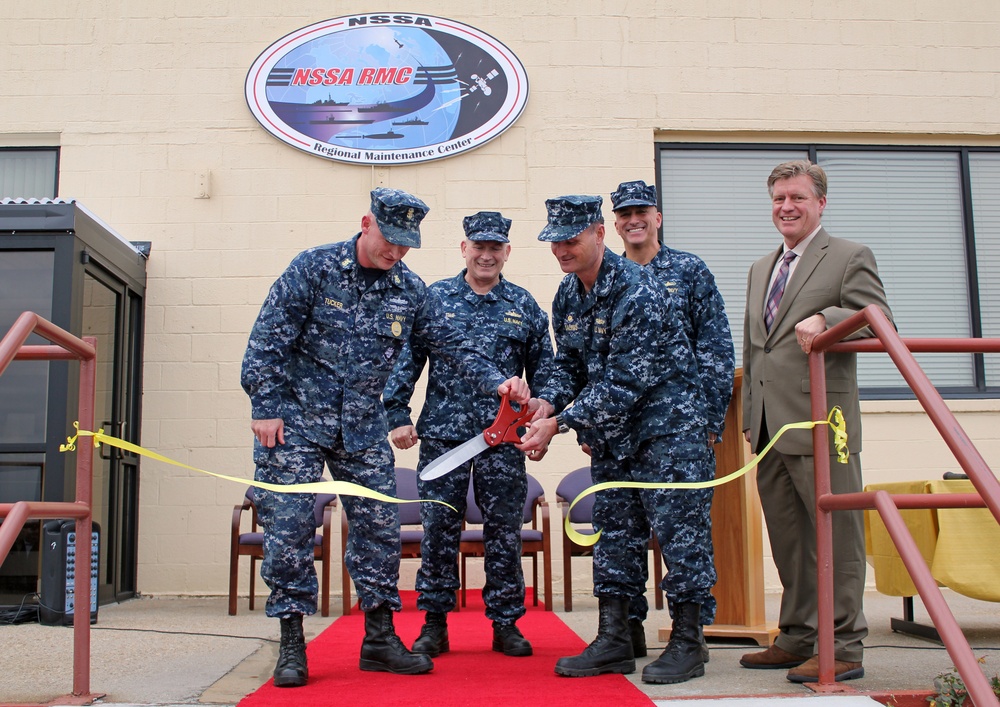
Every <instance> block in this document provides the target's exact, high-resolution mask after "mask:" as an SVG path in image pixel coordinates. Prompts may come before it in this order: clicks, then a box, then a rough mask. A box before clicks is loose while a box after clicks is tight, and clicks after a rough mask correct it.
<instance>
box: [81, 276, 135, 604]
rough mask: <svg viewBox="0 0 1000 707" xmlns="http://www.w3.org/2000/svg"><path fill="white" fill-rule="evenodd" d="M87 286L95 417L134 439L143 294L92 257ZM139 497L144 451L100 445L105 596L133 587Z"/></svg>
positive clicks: (97, 493)
mask: <svg viewBox="0 0 1000 707" xmlns="http://www.w3.org/2000/svg"><path fill="white" fill-rule="evenodd" d="M83 291H84V296H83V320H82V331H81V335H82V336H93V337H95V338H96V339H97V396H96V400H95V411H94V424H95V425H96V426H97V427H98V428H101V429H103V430H104V432H105V434H109V435H112V436H114V437H120V438H122V439H125V440H129V441H134V440H135V439H136V437H137V434H138V426H139V419H138V416H139V394H140V393H139V391H140V390H141V386H140V383H139V381H140V378H139V375H140V374H141V371H139V370H138V361H139V356H138V352H139V346H140V342H141V325H142V300H141V299H140V298H139V297H138V296H136V294H135V293H133V292H131V291H130V290H129V288H128V287H127V286H126V285H125V284H124V283H123V282H121V281H120V280H118V279H116V278H114V277H113V276H111V275H110V274H109V273H107V272H106V271H104V270H103V269H101V268H100V267H99V266H97V265H96V264H95V263H93V262H91V264H89V265H88V266H87V268H86V270H85V272H84V283H83ZM138 500H139V464H138V459H137V458H136V457H135V456H134V455H132V454H131V453H127V452H123V451H122V450H120V449H118V448H116V447H111V446H107V445H102V446H101V448H100V449H99V450H97V454H96V455H95V460H94V522H95V523H98V524H99V525H100V561H99V568H100V577H99V580H98V596H99V599H100V601H101V602H102V603H105V602H109V601H119V600H121V599H125V598H128V597H130V596H133V595H134V594H135V589H136V587H135V579H136V547H137V542H136V539H137V535H138V527H137V520H138V512H137V511H138Z"/></svg>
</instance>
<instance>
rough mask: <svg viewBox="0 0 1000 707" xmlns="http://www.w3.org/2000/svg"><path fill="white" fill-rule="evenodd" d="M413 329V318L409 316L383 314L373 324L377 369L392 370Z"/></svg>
mask: <svg viewBox="0 0 1000 707" xmlns="http://www.w3.org/2000/svg"><path fill="white" fill-rule="evenodd" d="M412 329H413V317H412V315H409V314H393V313H391V312H383V313H381V314H380V317H379V319H378V320H377V321H376V322H375V330H374V332H373V334H374V337H373V339H374V341H375V345H376V346H377V347H378V351H379V357H378V359H377V360H376V363H375V365H376V366H378V367H379V368H387V369H392V367H393V366H394V365H395V363H396V359H397V358H399V352H400V350H401V349H402V348H403V344H405V343H406V342H407V341H409V339H410V332H411V331H412Z"/></svg>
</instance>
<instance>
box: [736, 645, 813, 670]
mask: <svg viewBox="0 0 1000 707" xmlns="http://www.w3.org/2000/svg"><path fill="white" fill-rule="evenodd" d="M807 660H809V659H808V658H807V657H806V656H803V655H795V654H794V653H789V652H788V651H786V650H782V649H781V648H778V646H777V645H775V644H773V643H772V644H771V645H770V646H769V647H768V649H767V650H766V651H760V652H758V653H747V654H746V655H744V656H743V657H742V658H740V665H742V666H743V667H744V668H750V669H751V670H788V669H789V668H794V667H796V666H797V665H802V664H803V663H805V662H806V661H807Z"/></svg>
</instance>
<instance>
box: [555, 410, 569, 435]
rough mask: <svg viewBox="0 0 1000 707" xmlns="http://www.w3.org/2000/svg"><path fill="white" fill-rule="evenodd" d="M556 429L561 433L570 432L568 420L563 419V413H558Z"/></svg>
mask: <svg viewBox="0 0 1000 707" xmlns="http://www.w3.org/2000/svg"><path fill="white" fill-rule="evenodd" d="M556 429H557V430H558V432H559V434H566V433H567V432H569V425H567V424H566V421H565V420H564V419H563V416H562V413H559V414H558V415H556Z"/></svg>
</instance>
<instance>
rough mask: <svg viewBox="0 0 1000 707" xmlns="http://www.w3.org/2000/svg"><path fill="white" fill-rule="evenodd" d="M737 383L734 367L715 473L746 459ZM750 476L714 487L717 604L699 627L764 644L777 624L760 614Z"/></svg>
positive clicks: (760, 575) (760, 552) (759, 540)
mask: <svg viewBox="0 0 1000 707" xmlns="http://www.w3.org/2000/svg"><path fill="white" fill-rule="evenodd" d="M742 385H743V369H742V368H737V369H736V376H735V378H734V380H733V397H732V400H730V402H729V409H728V410H727V411H726V429H725V431H724V433H723V436H722V443H721V444H718V445H716V447H715V454H716V458H715V476H716V478H719V477H722V476H726V475H728V474H731V473H732V472H734V471H736V470H737V469H739V468H741V467H742V466H743V465H744V464H746V459H747V444H746V441H745V440H744V439H743V391H742ZM756 478H757V474H756V469H752V470H751V471H749V472H748V473H747V474H745V475H743V476H741V477H740V478H738V479H736V480H735V481H730V482H729V483H727V484H723V485H722V486H716V487H715V496H714V498H713V500H712V542H713V544H714V546H715V569H716V571H717V572H718V575H719V580H718V582H716V584H715V588H714V589H713V590H712V594H713V595H714V596H715V601H716V603H717V608H716V615H715V623H714V624H712V625H711V626H706V627H705V636H707V637H709V638H711V637H716V638H750V639H753V640H754V641H756V642H757V643H758V644H759V645H762V646H769V645H771V643H772V642H773V641H774V638H775V636H777V635H778V625H777V623H776V622H767V621H765V619H764V564H763V563H764V549H763V533H762V530H761V511H760V500H759V499H758V497H757V488H756V486H757V482H756ZM669 571H670V568H669V567H668V568H667V572H669ZM657 591H660V590H659V588H657ZM658 635H659V639H660V641H663V642H666V641H668V640H669V639H670V627H669V626H668V627H667V628H661V629H660V630H659V634H658Z"/></svg>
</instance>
